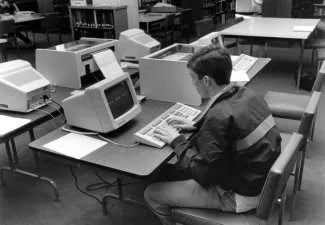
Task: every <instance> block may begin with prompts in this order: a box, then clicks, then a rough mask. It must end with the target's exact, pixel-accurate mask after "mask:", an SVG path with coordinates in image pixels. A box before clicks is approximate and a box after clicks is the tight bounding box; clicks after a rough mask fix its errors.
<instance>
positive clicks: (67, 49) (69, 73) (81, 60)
mask: <svg viewBox="0 0 325 225" xmlns="http://www.w3.org/2000/svg"><path fill="white" fill-rule="evenodd" d="M118 48H119V46H118V40H112V39H106V40H104V39H96V38H83V39H81V40H78V41H73V42H70V43H65V44H61V45H57V46H54V47H51V48H47V49H36V69H37V70H38V71H39V72H40V73H41V74H43V75H44V76H45V77H46V78H47V79H48V80H49V81H50V82H51V84H53V85H56V86H61V87H68V88H73V89H80V88H82V82H81V78H82V77H84V76H85V75H88V74H93V73H95V72H97V71H100V70H99V68H98V66H97V64H96V62H95V61H94V59H93V55H94V54H96V53H100V52H103V51H106V50H109V49H110V50H112V51H113V52H114V54H115V57H116V59H117V61H118V63H120V55H119V52H120V51H119V49H118Z"/></svg>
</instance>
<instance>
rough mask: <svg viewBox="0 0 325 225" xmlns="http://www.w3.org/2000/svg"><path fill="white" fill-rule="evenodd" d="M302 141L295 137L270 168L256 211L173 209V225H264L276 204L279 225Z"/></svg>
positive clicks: (298, 136) (300, 136)
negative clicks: (179, 224) (278, 204)
mask: <svg viewBox="0 0 325 225" xmlns="http://www.w3.org/2000/svg"><path fill="white" fill-rule="evenodd" d="M302 139H303V136H302V135H301V134H297V133H294V134H293V135H292V137H291V139H290V141H289V143H288V144H287V145H286V147H285V149H284V150H283V151H282V152H281V154H280V156H279V157H278V159H277V160H276V162H275V163H274V164H273V166H272V168H271V170H270V172H269V174H268V176H267V178H266V181H265V184H264V187H263V190H262V192H261V197H260V200H259V203H258V206H257V209H256V210H252V211H249V212H247V213H238V214H236V213H227V212H222V211H217V210H211V209H194V208H174V209H173V210H172V216H173V219H174V221H175V222H177V223H181V224H183V225H239V224H242V225H248V224H254V225H255V224H256V225H257V224H262V223H264V224H266V222H267V221H268V220H269V217H270V214H271V212H272V210H273V208H274V206H275V204H276V203H278V202H279V203H280V211H279V217H278V223H277V224H279V225H280V224H282V218H283V214H284V208H285V201H286V185H287V181H288V179H289V177H290V174H291V172H292V171H293V168H294V166H295V164H296V162H297V159H298V156H299V149H300V148H301V146H302ZM279 199H280V200H279ZM261 220H262V223H261Z"/></svg>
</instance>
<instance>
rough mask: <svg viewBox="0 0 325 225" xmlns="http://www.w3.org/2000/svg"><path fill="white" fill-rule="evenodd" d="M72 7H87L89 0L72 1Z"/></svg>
mask: <svg viewBox="0 0 325 225" xmlns="http://www.w3.org/2000/svg"><path fill="white" fill-rule="evenodd" d="M70 3H71V6H86V5H87V0H70Z"/></svg>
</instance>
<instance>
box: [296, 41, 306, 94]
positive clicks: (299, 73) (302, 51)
mask: <svg viewBox="0 0 325 225" xmlns="http://www.w3.org/2000/svg"><path fill="white" fill-rule="evenodd" d="M304 49H305V40H301V52H300V63H299V68H298V76H297V89H298V90H299V87H300V77H301V71H302V64H303V61H304V60H303V59H304Z"/></svg>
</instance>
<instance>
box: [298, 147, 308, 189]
mask: <svg viewBox="0 0 325 225" xmlns="http://www.w3.org/2000/svg"><path fill="white" fill-rule="evenodd" d="M306 148H307V144H306V145H305V147H304V149H303V152H302V155H301V160H300V162H301V163H300V171H299V179H298V190H299V191H300V190H301V183H302V175H303V173H304V166H305V157H306Z"/></svg>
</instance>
